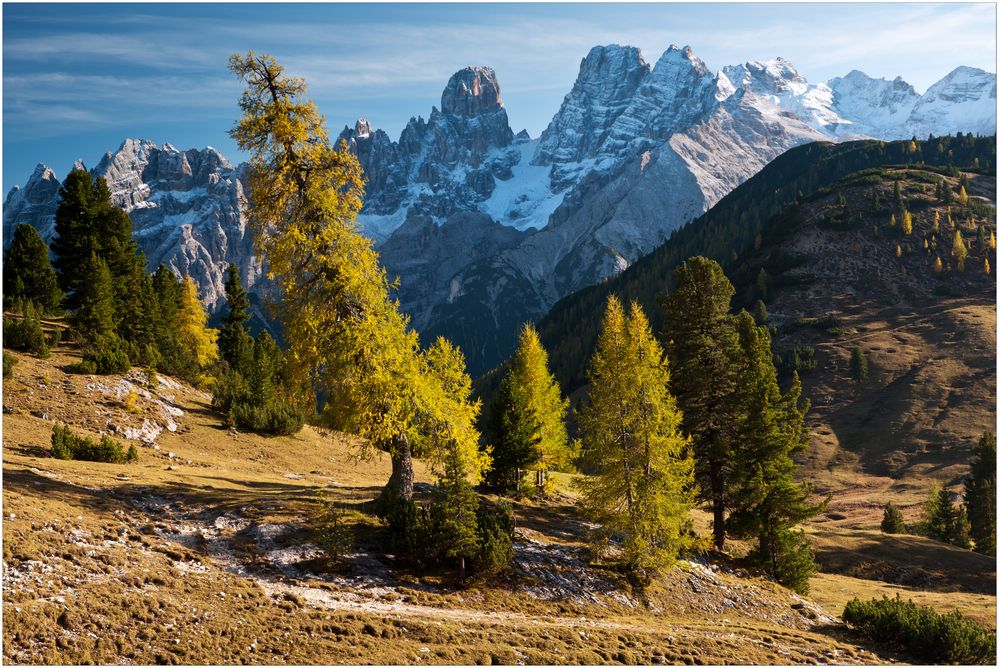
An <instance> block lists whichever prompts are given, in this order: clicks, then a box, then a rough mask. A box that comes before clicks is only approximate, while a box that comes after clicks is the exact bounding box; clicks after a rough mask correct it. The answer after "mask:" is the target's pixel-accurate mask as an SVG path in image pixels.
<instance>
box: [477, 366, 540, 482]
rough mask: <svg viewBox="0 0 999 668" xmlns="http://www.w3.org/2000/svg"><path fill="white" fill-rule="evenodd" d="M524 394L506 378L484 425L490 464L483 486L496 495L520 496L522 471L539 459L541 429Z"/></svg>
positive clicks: (512, 381)
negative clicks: (488, 444)
mask: <svg viewBox="0 0 999 668" xmlns="http://www.w3.org/2000/svg"><path fill="white" fill-rule="evenodd" d="M524 392H525V390H524V388H523V387H522V386H521V385H520V384H518V383H516V382H514V380H513V378H512V377H511V375H510V374H508V375H507V376H506V377H505V378H504V379H503V381H502V382H501V383H500V390H499V395H498V396H497V398H496V403H495V404H494V405H493V407H492V412H491V415H490V417H489V421H488V424H487V428H488V438H489V443H491V444H492V458H493V462H492V466H491V467H490V468H489V470H488V471H486V475H485V485H486V487H487V488H489V489H491V490H493V491H495V492H497V493H499V494H504V495H511V494H519V493H520V491H521V480H522V478H523V475H524V471H525V470H526V469H527V468H529V467H531V466H534V465H535V464H537V463H538V461H539V460H540V459H541V449H540V444H541V434H540V431H541V425H540V423H539V422H538V420H537V419H536V418H535V413H534V410H533V409H532V408H531V407H530V405H528V402H527V400H526V397H524Z"/></svg>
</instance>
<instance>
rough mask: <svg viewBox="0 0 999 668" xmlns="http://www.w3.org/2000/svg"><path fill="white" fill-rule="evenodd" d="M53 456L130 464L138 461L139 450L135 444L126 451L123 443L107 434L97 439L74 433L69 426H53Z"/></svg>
mask: <svg viewBox="0 0 999 668" xmlns="http://www.w3.org/2000/svg"><path fill="white" fill-rule="evenodd" d="M52 456H53V457H55V458H57V459H80V460H84V461H89V462H104V463H107V464H130V463H133V462H136V461H138V459H139V451H138V450H137V449H136V447H135V444H132V445H130V446H129V448H128V450H127V451H126V450H125V449H124V448H123V447H122V445H121V443H119V442H117V441H115V440H114V439H112V438H111V437H110V436H108V435H107V434H105V435H103V436H101V439H100V440H99V441H95V440H93V439H91V438H88V437H86V436H78V435H77V434H74V433H73V432H72V430H70V428H69V427H68V426H65V425H58V424H57V425H55V426H54V427H52Z"/></svg>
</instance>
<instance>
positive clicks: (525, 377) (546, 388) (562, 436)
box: [508, 323, 575, 487]
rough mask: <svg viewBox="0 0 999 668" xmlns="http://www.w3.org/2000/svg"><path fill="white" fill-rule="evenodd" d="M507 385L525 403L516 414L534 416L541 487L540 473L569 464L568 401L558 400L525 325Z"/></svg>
mask: <svg viewBox="0 0 999 668" xmlns="http://www.w3.org/2000/svg"><path fill="white" fill-rule="evenodd" d="M508 377H509V379H510V383H511V384H513V385H516V386H517V387H518V388H519V391H517V392H513V393H511V397H518V398H520V399H521V400H523V401H524V402H525V405H524V406H522V407H520V409H519V410H521V411H524V412H530V413H533V414H534V418H535V420H536V421H537V423H538V438H537V441H538V449H539V451H540V453H541V457H540V459H539V460H538V461H537V466H538V467H539V468H538V481H537V482H538V485H539V487H541V486H542V485H543V483H544V473H545V472H546V471H547V470H549V469H557V468H561V467H564V466H566V465H568V464H569V463H571V462H572V460H573V458H574V456H575V453H574V452H573V450H572V448H571V446H570V442H569V436H568V434H567V433H566V430H565V414H566V411H567V410H568V408H569V400H568V399H563V398H562V391H561V389H560V388H559V385H558V381H556V380H555V377H554V376H553V375H552V374H551V373H550V372H549V371H548V353H547V352H545V349H544V347H542V345H541V341H540V339H539V338H538V333H537V331H536V330H535V329H534V327H533V326H532V325H531V324H530V323H527V324H525V325H524V326H523V328H522V329H521V331H520V340H519V343H518V346H517V350H516V352H514V354H513V359H512V360H511V363H510V371H509V375H508Z"/></svg>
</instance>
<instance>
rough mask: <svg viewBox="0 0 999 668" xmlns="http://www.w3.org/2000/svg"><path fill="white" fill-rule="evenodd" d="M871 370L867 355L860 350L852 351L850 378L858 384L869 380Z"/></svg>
mask: <svg viewBox="0 0 999 668" xmlns="http://www.w3.org/2000/svg"><path fill="white" fill-rule="evenodd" d="M868 376H869V370H868V368H867V355H865V354H864V351H863V350H861V349H860V348H854V349H853V350H851V351H850V377H851V378H853V379H854V380H856V381H858V382H863V381H865V380H867V378H868Z"/></svg>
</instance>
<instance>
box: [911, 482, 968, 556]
mask: <svg viewBox="0 0 999 668" xmlns="http://www.w3.org/2000/svg"><path fill="white" fill-rule="evenodd" d="M922 527H923V532H924V533H925V534H926V535H927V536H928V537H930V538H933V539H934V540H939V541H941V542H944V543H950V544H952V545H956V546H958V547H968V544H969V541H970V536H969V526H968V516H967V514H966V512H965V509H964V507H963V506H959V505H955V504H954V503H953V501H952V500H951V493H950V492H949V491H948V490H947V489H945V488H943V487H941V486H940V485H937V484H934V485H933V487H932V488H931V489H930V494H929V498H928V499H927V501H926V503H925V504H924V506H923V523H922Z"/></svg>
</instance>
